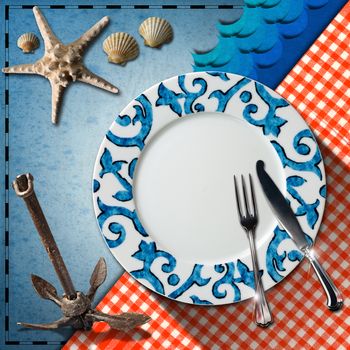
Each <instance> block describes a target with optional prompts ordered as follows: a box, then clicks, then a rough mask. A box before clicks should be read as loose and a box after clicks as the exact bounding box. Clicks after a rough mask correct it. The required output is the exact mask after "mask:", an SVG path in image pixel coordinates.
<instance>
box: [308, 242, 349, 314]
mask: <svg viewBox="0 0 350 350" xmlns="http://www.w3.org/2000/svg"><path fill="white" fill-rule="evenodd" d="M304 253H305V256H306V257H307V258H308V259H309V261H310V263H311V266H312V267H313V268H314V270H315V272H316V275H317V277H318V279H319V281H320V282H321V285H322V287H323V289H324V291H325V293H326V295H327V307H328V309H329V310H331V311H337V310H339V309H341V307H342V306H343V298H342V296H341V295H340V292H339V290H338V288H337V287H336V286H335V285H334V283H333V282H332V280H331V278H330V277H329V276H328V274H327V272H326V271H325V270H324V268H323V267H322V266H321V264H320V263H319V261H318V260H317V258H316V256H315V254H314V253H313V252H311V251H310V250H309V249H308V248H306V249H305V251H304Z"/></svg>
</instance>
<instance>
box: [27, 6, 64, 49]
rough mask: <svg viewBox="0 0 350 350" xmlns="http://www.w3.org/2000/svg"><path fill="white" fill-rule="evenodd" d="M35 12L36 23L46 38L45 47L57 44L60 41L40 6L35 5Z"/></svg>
mask: <svg viewBox="0 0 350 350" xmlns="http://www.w3.org/2000/svg"><path fill="white" fill-rule="evenodd" d="M33 12H34V16H35V20H36V23H37V25H38V27H39V30H40V34H41V36H42V37H43V39H44V44H45V49H49V48H51V47H53V46H55V45H56V44H58V43H59V42H60V41H59V40H58V39H57V38H56V36H55V34H54V33H53V31H52V30H51V28H50V26H49V24H48V23H47V20H46V18H45V17H44V15H43V14H42V12H41V11H40V9H39V7H38V6H34V7H33Z"/></svg>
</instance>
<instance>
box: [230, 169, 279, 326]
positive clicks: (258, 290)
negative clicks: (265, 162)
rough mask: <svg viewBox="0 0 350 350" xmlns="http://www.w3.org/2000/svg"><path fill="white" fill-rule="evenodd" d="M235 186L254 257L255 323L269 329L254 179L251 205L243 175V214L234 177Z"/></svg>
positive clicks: (251, 183) (251, 187)
mask: <svg viewBox="0 0 350 350" xmlns="http://www.w3.org/2000/svg"><path fill="white" fill-rule="evenodd" d="M233 180H234V185H235V196H236V202H237V212H238V216H239V220H240V224H241V226H242V227H243V228H244V230H245V231H246V233H247V237H248V240H249V247H250V252H251V255H252V263H253V271H254V282H255V295H254V315H255V323H256V324H257V325H258V326H260V327H268V326H269V325H270V324H272V323H273V319H272V315H271V312H270V308H269V305H268V303H267V301H266V297H265V293H264V287H263V285H262V281H261V274H260V271H259V266H258V258H257V254H256V249H255V242H254V238H255V228H256V225H257V224H258V212H257V208H256V201H255V193H254V187H253V182H252V177H251V175H250V174H249V184H250V193H251V203H250V204H249V203H248V195H247V190H246V185H245V180H244V177H243V175H242V176H241V180H242V192H243V198H244V206H245V210H244V213H243V210H242V206H241V200H240V193H239V190H238V186H237V181H236V177H235V176H233Z"/></svg>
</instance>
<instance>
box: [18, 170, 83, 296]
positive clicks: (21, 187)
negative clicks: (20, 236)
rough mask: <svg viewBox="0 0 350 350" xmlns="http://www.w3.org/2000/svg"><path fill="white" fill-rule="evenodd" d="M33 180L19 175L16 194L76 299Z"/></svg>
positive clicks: (57, 272)
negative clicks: (23, 203)
mask: <svg viewBox="0 0 350 350" xmlns="http://www.w3.org/2000/svg"><path fill="white" fill-rule="evenodd" d="M33 181H34V179H33V176H32V175H31V174H22V175H18V176H17V177H16V180H15V181H14V182H13V188H14V190H15V192H16V194H17V195H18V196H19V197H22V198H23V200H24V201H25V203H26V205H27V208H28V210H29V213H30V216H31V217H32V220H33V222H34V225H35V227H36V229H37V231H38V233H39V235H40V238H41V242H42V244H43V245H44V247H45V250H46V252H47V254H48V256H49V258H50V260H51V263H52V265H53V267H54V268H55V271H56V274H57V276H58V278H59V280H60V282H61V284H62V287H63V290H64V292H65V294H66V296H67V298H69V299H75V298H76V296H77V294H76V290H75V288H74V285H73V282H72V279H71V277H70V275H69V272H68V270H67V267H66V265H65V263H64V261H63V258H62V255H61V253H60V251H59V249H58V246H57V244H56V241H55V239H54V237H53V235H52V232H51V230H50V227H49V224H48V223H47V221H46V218H45V215H44V213H43V211H42V209H41V206H40V203H39V201H38V198H37V196H36V194H35V191H34V186H33Z"/></svg>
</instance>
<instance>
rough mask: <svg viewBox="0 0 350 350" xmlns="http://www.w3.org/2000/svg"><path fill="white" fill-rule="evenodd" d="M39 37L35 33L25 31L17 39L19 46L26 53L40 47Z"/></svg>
mask: <svg viewBox="0 0 350 350" xmlns="http://www.w3.org/2000/svg"><path fill="white" fill-rule="evenodd" d="M39 44H40V43H39V39H38V37H37V36H36V35H35V34H33V33H24V34H22V35H21V36H20V37H19V38H18V40H17V46H18V47H19V48H20V49H21V50H22V51H23V52H24V53H32V52H34V51H35V50H36V49H37V48H38V47H39Z"/></svg>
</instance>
